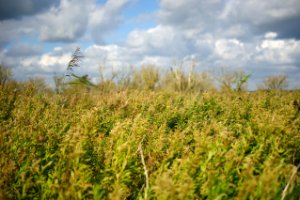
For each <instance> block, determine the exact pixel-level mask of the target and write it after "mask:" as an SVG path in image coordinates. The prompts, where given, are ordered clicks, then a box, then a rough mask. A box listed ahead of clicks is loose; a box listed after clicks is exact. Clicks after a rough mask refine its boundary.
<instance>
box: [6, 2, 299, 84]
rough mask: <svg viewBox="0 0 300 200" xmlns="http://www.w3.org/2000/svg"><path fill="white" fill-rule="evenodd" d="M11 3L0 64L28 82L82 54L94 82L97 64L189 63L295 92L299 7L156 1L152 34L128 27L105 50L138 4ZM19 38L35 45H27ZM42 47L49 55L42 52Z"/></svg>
mask: <svg viewBox="0 0 300 200" xmlns="http://www.w3.org/2000/svg"><path fill="white" fill-rule="evenodd" d="M16 2H17V1H10V4H9V5H7V7H6V8H7V9H9V8H15V9H14V12H10V13H9V12H6V13H2V12H1V13H2V14H1V15H0V27H1V30H3V31H1V32H0V47H1V52H0V59H1V61H2V62H3V63H6V64H8V65H11V66H14V69H16V71H18V72H19V71H23V72H24V74H27V75H28V76H29V75H30V74H31V75H32V74H44V75H45V76H46V75H47V74H48V75H49V76H51V75H52V74H53V73H54V72H57V71H58V72H61V71H63V69H64V67H65V66H66V64H67V61H68V59H67V58H68V56H70V55H71V53H72V52H73V51H74V49H75V47H76V46H83V48H82V50H83V53H84V54H85V60H84V62H83V63H82V65H83V66H82V73H84V72H86V73H89V74H90V75H91V76H94V77H95V76H97V73H98V71H97V69H98V66H99V64H105V65H107V66H108V67H112V66H114V67H118V68H122V66H130V65H136V66H139V65H141V64H144V63H151V64H156V65H158V66H162V67H169V66H170V65H172V64H174V62H176V61H187V62H189V61H190V60H191V59H194V60H195V59H196V60H197V61H198V67H197V68H198V69H199V70H211V71H214V70H218V68H219V67H225V68H229V69H237V70H244V71H246V72H249V73H252V74H253V77H252V82H253V84H252V87H254V85H255V84H256V83H258V82H259V81H261V79H262V78H263V77H264V76H268V75H273V74H287V75H288V76H289V78H290V80H291V87H293V88H295V87H296V88H297V87H298V88H299V87H300V81H299V80H300V40H299V39H300V29H299V28H298V27H300V3H299V1H298V0H286V1H284V2H282V1H280V0H269V1H260V0H252V1H242V0H228V1H223V0H212V1H205V0H177V1H172V0H160V1H159V7H158V10H153V11H149V12H150V13H145V14H144V15H143V16H145V15H148V16H154V18H155V22H156V24H155V25H154V26H153V27H150V28H142V29H141V28H134V27H133V28H132V29H131V30H130V31H129V32H128V33H127V36H126V37H125V38H126V39H125V40H124V41H122V42H118V43H113V42H111V43H110V44H107V43H106V38H107V37H108V36H110V35H112V34H113V33H115V32H117V31H120V27H121V25H122V24H124V23H125V22H126V20H131V21H134V20H135V19H134V18H131V19H128V18H126V16H125V15H123V12H124V11H125V10H126V8H127V7H130V6H134V5H135V4H137V3H139V1H138V0H120V1H113V0H108V1H106V2H104V3H102V4H99V2H97V1H95V0H86V1H80V0H60V1H59V2H58V1H43V2H44V3H43V4H41V3H40V4H36V5H35V6H31V7H30V6H29V7H28V5H30V4H31V3H34V2H35V1H34V0H27V1H24V2H23V3H22V4H19V5H17V3H16ZM26 2H27V4H26ZM39 2H40V1H39ZM25 4H26V5H25ZM26 6H27V7H26ZM1 7H2V6H1ZM29 8H30V9H29ZM140 18H141V16H136V21H138V19H140ZM24 36H26V37H33V38H36V40H37V42H35V44H33V45H32V44H30V42H29V44H28V42H27V41H24ZM45 44H46V45H49V44H50V45H52V46H53V47H52V48H51V49H47V50H45V48H43V45H45ZM25 72H26V73H25ZM51 73H52V74H51Z"/></svg>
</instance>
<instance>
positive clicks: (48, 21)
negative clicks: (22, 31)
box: [38, 0, 92, 41]
mask: <svg viewBox="0 0 300 200" xmlns="http://www.w3.org/2000/svg"><path fill="white" fill-rule="evenodd" d="M91 3H92V1H91V0H87V1H80V0H72V1H71V0H61V4H60V6H59V7H58V8H55V7H53V8H52V9H51V10H50V11H49V12H47V13H44V14H41V15H39V16H38V21H39V22H38V23H39V24H40V39H41V40H42V41H75V40H76V39H78V38H80V37H81V36H82V35H83V34H84V33H85V31H86V28H87V24H88V20H89V18H88V13H89V8H90V4H91Z"/></svg>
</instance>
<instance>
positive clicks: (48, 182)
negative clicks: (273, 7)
mask: <svg viewBox="0 0 300 200" xmlns="http://www.w3.org/2000/svg"><path fill="white" fill-rule="evenodd" d="M299 99H300V92H299V91H293V92H287V91H285V92H284V91H283V92H262V91H261V92H259V91H258V92H253V93H247V92H229V93H220V92H205V93H184V92H167V91H146V90H141V91H137V90H130V91H120V92H112V93H101V92H99V91H91V92H85V93H83V92H80V93H73V94H67V93H66V94H52V93H32V92H29V93H28V92H26V91H25V90H24V91H21V92H20V91H18V92H14V91H12V90H9V89H5V87H2V88H1V92H0V101H1V102H0V104H1V109H0V116H1V117H0V199H299V197H300V195H299V194H300V176H299V164H300V134H299V132H300V117H299V110H298V108H296V107H295V106H294V104H293V102H295V100H296V101H298V100H299Z"/></svg>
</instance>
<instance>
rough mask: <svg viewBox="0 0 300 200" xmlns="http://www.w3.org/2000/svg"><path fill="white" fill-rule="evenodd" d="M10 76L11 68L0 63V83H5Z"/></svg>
mask: <svg viewBox="0 0 300 200" xmlns="http://www.w3.org/2000/svg"><path fill="white" fill-rule="evenodd" d="M11 76H12V73H11V69H10V68H8V67H6V66H4V65H0V85H2V86H3V85H5V84H6V83H7V81H9V80H10V78H11Z"/></svg>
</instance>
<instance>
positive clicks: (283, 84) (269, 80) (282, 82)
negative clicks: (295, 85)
mask: <svg viewBox="0 0 300 200" xmlns="http://www.w3.org/2000/svg"><path fill="white" fill-rule="evenodd" d="M287 87H288V77H287V76H286V75H273V76H268V77H266V78H265V80H264V81H263V84H262V89H265V90H284V89H287Z"/></svg>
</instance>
